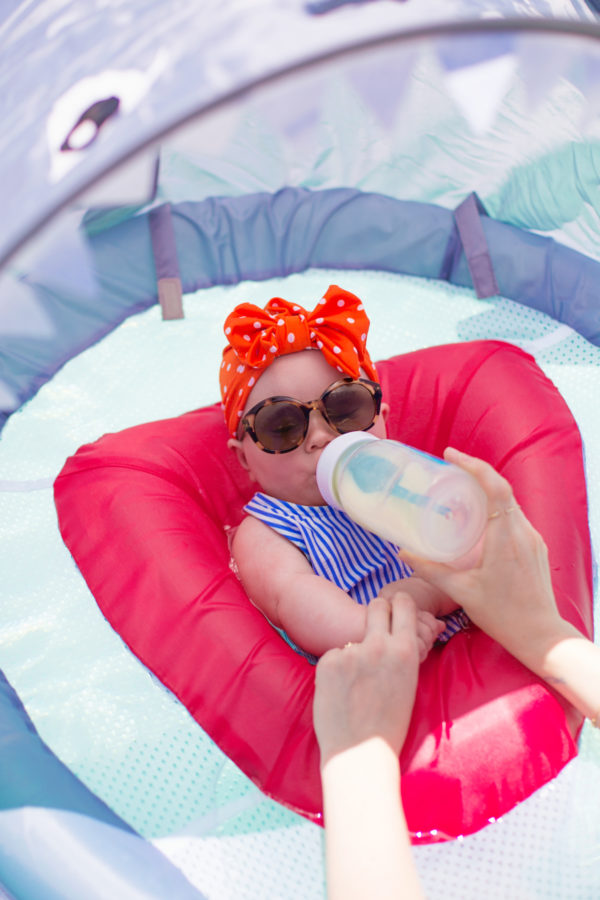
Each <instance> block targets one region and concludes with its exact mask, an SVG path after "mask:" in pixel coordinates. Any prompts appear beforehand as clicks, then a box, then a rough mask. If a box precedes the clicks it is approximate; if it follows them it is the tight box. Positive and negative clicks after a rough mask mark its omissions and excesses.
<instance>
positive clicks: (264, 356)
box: [261, 353, 267, 362]
mask: <svg viewBox="0 0 600 900" xmlns="http://www.w3.org/2000/svg"><path fill="white" fill-rule="evenodd" d="M266 358H267V354H266V353H263V358H262V360H261V362H264V361H265V359H266Z"/></svg>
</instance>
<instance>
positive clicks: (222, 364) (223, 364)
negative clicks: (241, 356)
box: [221, 360, 225, 369]
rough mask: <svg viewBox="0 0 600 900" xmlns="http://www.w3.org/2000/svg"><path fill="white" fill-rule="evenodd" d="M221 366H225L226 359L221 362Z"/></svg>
mask: <svg viewBox="0 0 600 900" xmlns="http://www.w3.org/2000/svg"><path fill="white" fill-rule="evenodd" d="M221 368H222V369H224V368H225V360H223V362H222V363H221Z"/></svg>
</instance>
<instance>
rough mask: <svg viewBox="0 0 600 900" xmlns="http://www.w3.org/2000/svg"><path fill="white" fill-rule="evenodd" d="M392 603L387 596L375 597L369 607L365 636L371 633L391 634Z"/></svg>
mask: <svg viewBox="0 0 600 900" xmlns="http://www.w3.org/2000/svg"><path fill="white" fill-rule="evenodd" d="M389 631H390V604H389V602H388V601H387V600H386V598H385V597H374V598H373V599H372V600H371V602H370V603H369V605H368V607H367V625H366V628H365V637H368V635H370V634H382V633H383V634H389Z"/></svg>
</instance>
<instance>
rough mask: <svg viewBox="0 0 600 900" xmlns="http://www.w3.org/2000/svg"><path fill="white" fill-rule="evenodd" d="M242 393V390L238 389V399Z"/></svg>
mask: <svg viewBox="0 0 600 900" xmlns="http://www.w3.org/2000/svg"><path fill="white" fill-rule="evenodd" d="M243 393H244V388H240V389H239V391H238V397H241V396H242V394H243Z"/></svg>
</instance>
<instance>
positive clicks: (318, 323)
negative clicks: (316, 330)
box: [315, 316, 325, 325]
mask: <svg viewBox="0 0 600 900" xmlns="http://www.w3.org/2000/svg"><path fill="white" fill-rule="evenodd" d="M324 321H325V319H324V318H323V317H322V316H319V318H318V319H315V322H316V323H317V325H322V324H323V322H324Z"/></svg>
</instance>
